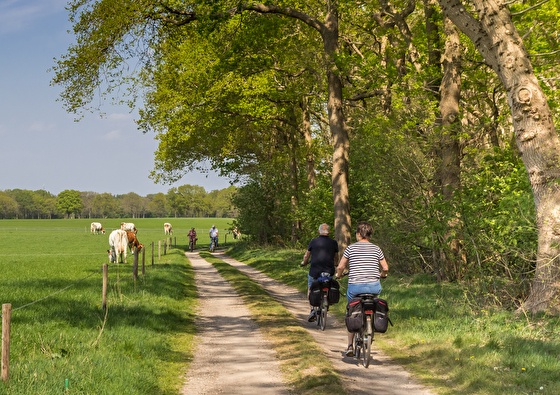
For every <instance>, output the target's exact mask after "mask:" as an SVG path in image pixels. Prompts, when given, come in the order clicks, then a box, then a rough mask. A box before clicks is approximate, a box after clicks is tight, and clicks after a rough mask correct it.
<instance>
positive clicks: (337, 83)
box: [244, 0, 351, 248]
mask: <svg viewBox="0 0 560 395" xmlns="http://www.w3.org/2000/svg"><path fill="white" fill-rule="evenodd" d="M244 8H245V9H247V10H253V11H257V12H261V13H275V14H282V15H286V16H289V17H292V18H296V19H299V20H301V21H302V22H304V23H306V24H307V25H309V26H310V27H312V28H313V29H315V30H317V31H318V32H319V33H320V34H321V38H322V39H323V49H324V59H325V67H326V73H327V83H328V91H329V97H328V102H327V111H328V116H329V128H330V131H331V136H332V144H333V164H332V193H333V202H334V237H335V239H336V240H337V241H338V244H339V246H340V248H345V247H346V246H347V245H348V244H349V243H350V237H351V231H350V199H349V195H348V149H349V148H350V139H349V137H348V130H347V128H346V121H345V117H344V111H343V101H342V79H341V78H340V75H339V71H338V69H337V66H336V62H335V58H336V55H337V52H338V45H339V43H338V39H339V37H338V1H337V0H329V1H327V2H326V10H327V13H326V17H325V21H324V22H320V21H319V20H317V19H315V18H313V17H311V16H310V15H307V14H305V13H302V12H300V11H298V10H297V9H295V8H291V7H286V8H284V7H280V6H275V5H265V4H261V3H252V4H245V5H244Z"/></svg>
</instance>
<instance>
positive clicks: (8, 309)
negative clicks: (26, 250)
mask: <svg viewBox="0 0 560 395" xmlns="http://www.w3.org/2000/svg"><path fill="white" fill-rule="evenodd" d="M150 245H151V264H152V266H153V265H155V243H154V242H151V243H150ZM173 245H175V247H176V246H177V239H176V238H175V240H174V242H173V237H171V236H170V237H167V238H165V239H164V240H163V241H162V240H158V243H157V246H158V248H157V250H158V261H160V260H161V255H162V254H161V250H162V247H163V255H167V248H168V247H172V246H173ZM141 251H142V275H144V274H145V266H146V265H145V252H146V249H145V248H142V249H141ZM133 255H134V261H133V264H132V275H133V280H134V287H135V288H136V281H137V278H138V249H137V248H136V247H135V248H134V251H133ZM108 266H109V265H108V264H107V263H104V264H103V265H102V267H101V269H99V270H95V271H93V272H92V273H90V274H88V275H87V276H84V277H82V278H80V279H78V280H76V281H73V282H72V283H71V284H68V285H67V286H65V287H63V288H60V289H57V290H55V291H53V292H51V293H49V294H48V295H45V296H43V297H41V298H39V299H36V300H33V301H31V302H29V303H26V304H24V305H21V306H18V307H16V308H12V304H11V303H4V304H2V313H1V315H0V318H1V319H2V354H1V366H0V370H1V374H0V376H1V377H0V378H1V380H2V381H4V382H7V381H8V380H9V370H10V369H9V367H10V332H11V317H12V313H13V312H15V311H18V310H23V309H25V308H28V307H31V306H33V305H35V304H37V303H40V302H43V301H45V300H47V299H50V298H52V297H54V296H55V295H58V294H61V293H63V292H66V291H68V290H69V289H70V288H72V287H74V286H76V285H77V284H79V283H81V282H83V281H85V280H87V279H89V278H91V277H93V276H94V275H96V274H99V273H102V277H103V285H102V292H101V293H102V297H101V299H102V303H101V306H102V310H103V311H104V312H105V318H104V321H103V325H102V327H101V330H100V333H99V335H98V337H97V339H96V340H95V341H94V344H95V343H97V342H98V341H99V339H100V337H101V334H102V333H103V328H104V327H105V323H106V320H107V311H108V309H107V284H108ZM117 266H118V264H117Z"/></svg>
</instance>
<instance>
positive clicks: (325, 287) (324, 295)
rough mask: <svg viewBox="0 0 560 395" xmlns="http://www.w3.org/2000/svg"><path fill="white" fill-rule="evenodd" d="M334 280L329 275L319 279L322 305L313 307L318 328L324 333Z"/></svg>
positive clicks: (325, 274) (326, 274)
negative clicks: (330, 290) (330, 291)
mask: <svg viewBox="0 0 560 395" xmlns="http://www.w3.org/2000/svg"><path fill="white" fill-rule="evenodd" d="M332 280H333V277H332V276H331V275H330V274H329V273H321V276H320V277H319V278H318V279H317V281H319V290H320V293H321V304H320V305H319V306H313V311H314V312H315V316H316V317H317V326H319V327H320V328H321V330H322V331H324V330H325V328H326V326H327V312H328V311H329V289H330V287H331V282H332Z"/></svg>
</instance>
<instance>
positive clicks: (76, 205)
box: [56, 189, 83, 218]
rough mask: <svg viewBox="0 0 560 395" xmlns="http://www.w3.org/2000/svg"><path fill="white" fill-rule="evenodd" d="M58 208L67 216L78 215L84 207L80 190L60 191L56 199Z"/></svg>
mask: <svg viewBox="0 0 560 395" xmlns="http://www.w3.org/2000/svg"><path fill="white" fill-rule="evenodd" d="M56 208H57V209H58V210H59V211H60V212H62V213H63V214H64V216H65V217H66V218H68V217H74V216H76V215H77V214H78V213H80V211H82V208H83V205H82V198H81V197H80V192H78V191H74V190H70V189H67V190H65V191H62V192H60V193H59V194H58V197H57V200H56Z"/></svg>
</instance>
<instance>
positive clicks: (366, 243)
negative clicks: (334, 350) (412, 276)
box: [336, 222, 389, 357]
mask: <svg viewBox="0 0 560 395" xmlns="http://www.w3.org/2000/svg"><path fill="white" fill-rule="evenodd" d="M372 234H373V228H372V226H371V225H370V224H369V223H367V222H360V223H359V224H358V227H357V229H356V239H357V240H358V241H357V242H356V243H353V244H350V245H349V246H348V247H346V249H345V250H344V253H343V254H342V258H341V259H340V262H339V263H338V266H337V268H336V277H339V278H340V277H342V275H343V273H344V272H345V271H346V270H348V289H347V290H346V296H347V298H348V302H350V300H351V299H352V298H353V297H355V296H356V295H358V294H362V293H370V294H377V295H379V294H380V293H381V282H380V281H379V279H380V278H385V277H387V273H388V272H389V265H388V264H387V261H386V260H385V255H384V254H383V251H381V248H379V247H378V246H377V245H375V244H373V243H371V242H370V239H371V235H372ZM354 335H355V334H354V333H352V332H348V347H347V349H346V356H347V357H352V356H354V347H353V345H352V344H353V343H354Z"/></svg>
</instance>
